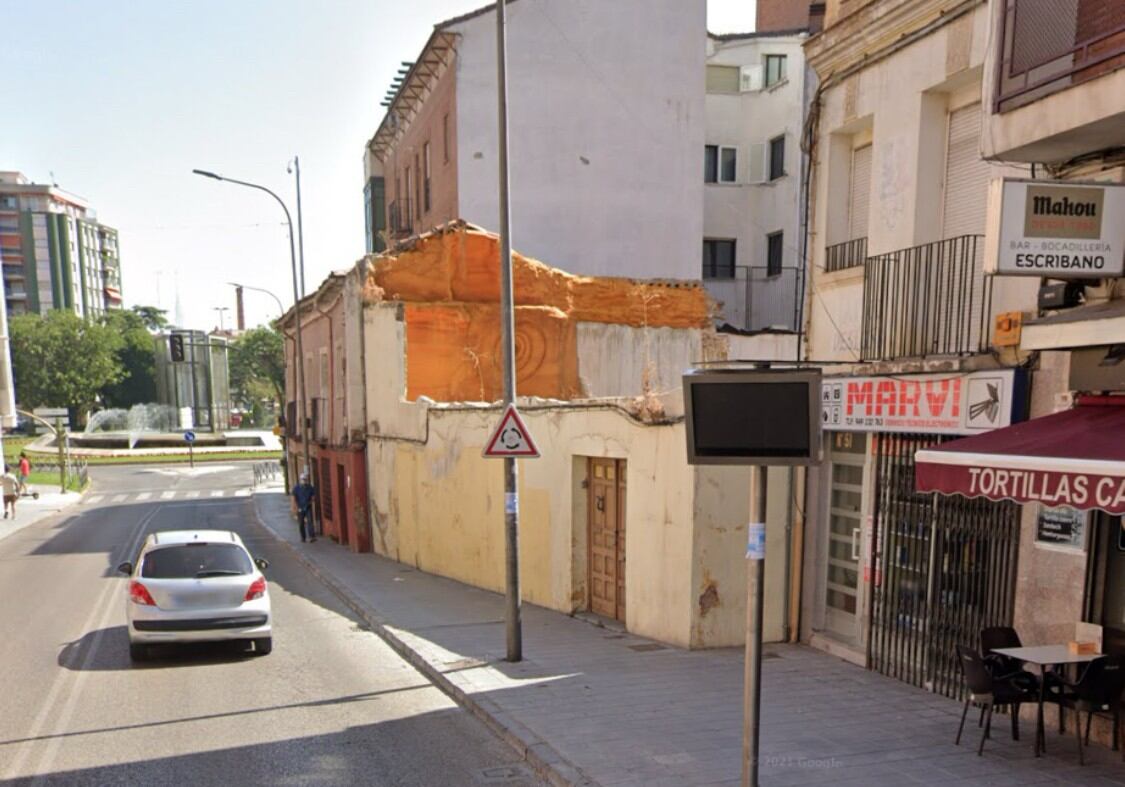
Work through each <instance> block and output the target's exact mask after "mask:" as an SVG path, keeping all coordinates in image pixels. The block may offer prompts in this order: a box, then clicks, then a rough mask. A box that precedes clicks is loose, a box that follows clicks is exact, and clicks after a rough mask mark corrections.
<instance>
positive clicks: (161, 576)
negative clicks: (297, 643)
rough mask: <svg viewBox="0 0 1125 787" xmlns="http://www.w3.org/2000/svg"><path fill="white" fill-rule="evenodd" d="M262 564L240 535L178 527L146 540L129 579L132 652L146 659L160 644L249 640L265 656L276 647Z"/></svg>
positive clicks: (127, 568)
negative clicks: (150, 651)
mask: <svg viewBox="0 0 1125 787" xmlns="http://www.w3.org/2000/svg"><path fill="white" fill-rule="evenodd" d="M268 566H269V563H267V562H266V561H265V560H263V559H261V558H259V559H257V560H255V559H253V558H252V557H251V556H250V553H249V552H248V551H247V549H246V546H245V545H244V544H243V543H242V539H241V538H239V537H238V534H237V533H231V532H229V531H224V530H177V531H167V532H163V533H153V534H151V535H150V536H149V537H148V538H146V539H145V542H144V544H143V545H142V546H141V549H140V553H139V554H138V555H137V562H136V564H135V565H134V564H133V563H129V562H126V563H122V564H121V565H119V566H118V567H117V570H118V571H119V572H121V573H122V574H125V575H126V576H128V577H129V587H128V591H127V599H126V602H125V618H126V620H127V622H128V628H129V655H130V657H131V658H132V659H133V660H134V661H140V660H143V659H145V658H147V657H148V646H149V645H153V644H157V643H164V642H214V641H222V640H249V641H251V642H253V644H254V652H255V653H257V654H258V655H261V656H264V655H266V654H267V653H269V652H270V651H271V650H272V649H273V630H272V624H273V618H272V614H271V612H270V595H269V586H268V584H267V582H266V578H265V577H264V576H263V575H262V571H263V570H265V569H266V568H267V567H268Z"/></svg>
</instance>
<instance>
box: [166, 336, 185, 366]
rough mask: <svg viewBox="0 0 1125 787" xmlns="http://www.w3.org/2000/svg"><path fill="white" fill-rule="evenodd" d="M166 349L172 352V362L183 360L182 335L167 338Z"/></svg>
mask: <svg viewBox="0 0 1125 787" xmlns="http://www.w3.org/2000/svg"><path fill="white" fill-rule="evenodd" d="M168 347H169V349H171V351H172V360H173V361H175V362H182V361H183V360H184V337H183V334H180V333H174V334H172V335H171V336H169V337H168Z"/></svg>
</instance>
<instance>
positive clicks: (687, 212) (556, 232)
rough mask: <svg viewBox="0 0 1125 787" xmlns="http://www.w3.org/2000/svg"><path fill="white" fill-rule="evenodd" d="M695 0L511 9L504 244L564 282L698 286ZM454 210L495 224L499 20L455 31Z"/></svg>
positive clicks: (699, 139)
mask: <svg viewBox="0 0 1125 787" xmlns="http://www.w3.org/2000/svg"><path fill="white" fill-rule="evenodd" d="M705 12H706V4H705V1H704V0H660V1H659V2H655V1H654V0H614V1H613V2H605V0H567V2H563V3H560V2H553V1H552V0H520V2H518V3H513V4H511V5H510V6H509V7H508V96H509V138H510V140H511V151H510V156H511V159H510V160H511V166H510V169H511V182H512V203H511V204H512V241H513V246H514V247H515V248H518V249H519V250H520V251H521V252H523V253H524V254H528V255H530V256H533V257H537V258H538V259H541V260H543V261H544V262H546V263H547V264H549V265H552V266H554V267H558V268H562V269H563V270H566V271H570V272H572V273H583V274H591V275H595V274H596V275H603V276H628V277H645V278H675V279H698V278H699V268H700V243H699V239H700V237H701V235H702V229H703V222H702V201H703V178H702V171H703V92H704V90H703V84H704V74H705V70H704V42H705V40H706V27H705ZM452 30H453V31H454V32H457V33H459V34H461V36H462V38H461V40H460V41H459V43H458V45H457V47H458V60H457V68H458V71H457V160H458V185H457V187H458V201H459V206H458V207H459V212H460V215H461V217H462V218H464V219H466V220H468V221H470V222H473V223H475V224H479V225H481V226H482V227H485V228H487V229H489V230H493V231H496V230H498V229H499V219H498V216H499V207H498V205H499V199H498V190H497V177H498V176H497V141H496V140H497V133H496V128H497V106H496V17H495V15H494V14H493V13H487V14H482V15H481V16H478V17H475V18H473V19H470V20H467V21H465V22H463V23H460V24H458V25H455V26H453V28H452Z"/></svg>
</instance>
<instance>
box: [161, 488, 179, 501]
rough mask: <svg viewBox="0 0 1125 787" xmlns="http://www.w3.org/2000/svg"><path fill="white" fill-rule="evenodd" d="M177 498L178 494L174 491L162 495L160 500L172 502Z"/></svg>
mask: <svg viewBox="0 0 1125 787" xmlns="http://www.w3.org/2000/svg"><path fill="white" fill-rule="evenodd" d="M175 496H176V493H175V492H174V491H172V490H169V491H167V492H161V493H160V499H161V500H171V499H172V498H173V497H175Z"/></svg>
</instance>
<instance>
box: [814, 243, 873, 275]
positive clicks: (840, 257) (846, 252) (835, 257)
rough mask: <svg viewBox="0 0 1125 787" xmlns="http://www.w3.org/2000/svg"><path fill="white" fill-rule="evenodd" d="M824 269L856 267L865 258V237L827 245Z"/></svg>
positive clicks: (831, 270) (840, 269)
mask: <svg viewBox="0 0 1125 787" xmlns="http://www.w3.org/2000/svg"><path fill="white" fill-rule="evenodd" d="M824 252H825V260H824V270H825V272H826V273H832V272H833V271H842V270H846V269H847V268H857V267H859V266H860V265H862V264H863V263H864V262H865V261H866V260H867V238H856V239H855V240H848V241H844V242H843V243H837V244H834V245H832V246H829V247H827V248H826V249H825V250H824Z"/></svg>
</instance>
